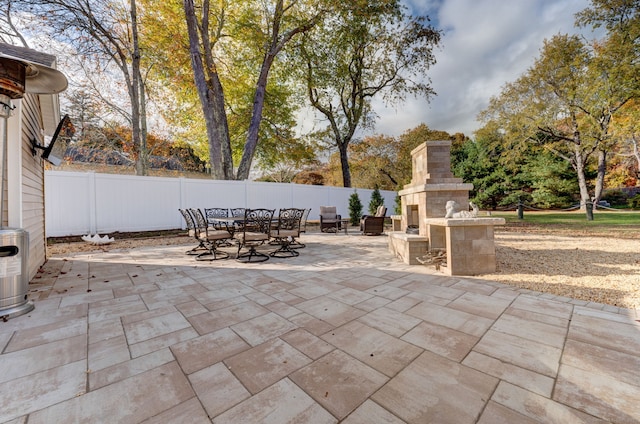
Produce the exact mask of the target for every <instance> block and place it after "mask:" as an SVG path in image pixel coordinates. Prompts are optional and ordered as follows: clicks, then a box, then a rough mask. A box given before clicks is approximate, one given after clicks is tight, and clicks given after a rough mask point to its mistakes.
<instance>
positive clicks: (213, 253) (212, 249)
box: [189, 208, 233, 261]
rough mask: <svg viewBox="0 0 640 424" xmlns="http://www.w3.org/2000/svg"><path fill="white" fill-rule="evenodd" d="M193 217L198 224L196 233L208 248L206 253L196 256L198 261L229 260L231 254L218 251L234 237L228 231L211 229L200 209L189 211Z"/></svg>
mask: <svg viewBox="0 0 640 424" xmlns="http://www.w3.org/2000/svg"><path fill="white" fill-rule="evenodd" d="M189 212H191V215H192V216H193V218H194V221H195V224H196V232H198V233H199V234H200V239H202V240H204V241H205V246H206V248H207V251H206V252H202V253H200V254H199V255H198V256H196V260H197V261H215V260H218V259H227V258H228V257H229V254H228V253H227V252H224V251H222V250H220V249H218V247H219V246H221V245H224V244H225V243H227V242H228V241H229V239H231V238H232V237H233V235H232V234H231V233H230V232H229V231H227V230H216V229H215V228H213V227H210V226H209V224H208V223H207V219H206V218H205V216H204V214H203V213H202V211H201V210H200V209H196V208H191V209H189Z"/></svg>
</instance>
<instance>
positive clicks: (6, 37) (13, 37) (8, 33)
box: [0, 1, 29, 47]
mask: <svg viewBox="0 0 640 424" xmlns="http://www.w3.org/2000/svg"><path fill="white" fill-rule="evenodd" d="M1 7H2V9H1V10H0V13H2V14H1V15H0V41H1V42H3V43H6V44H14V45H15V44H20V45H21V46H23V47H29V44H28V43H27V40H26V39H25V38H24V37H23V36H22V33H21V32H20V30H19V28H18V26H17V25H16V23H15V20H14V18H13V15H12V3H11V2H10V1H8V2H6V3H5V4H4V5H3V6H1Z"/></svg>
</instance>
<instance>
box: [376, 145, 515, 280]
mask: <svg viewBox="0 0 640 424" xmlns="http://www.w3.org/2000/svg"><path fill="white" fill-rule="evenodd" d="M411 157H412V174H411V183H410V184H407V185H406V186H405V187H404V189H403V190H401V191H400V192H399V195H400V200H401V210H402V215H401V217H400V221H401V222H400V225H399V228H396V229H398V230H400V231H393V232H391V233H390V234H389V250H390V251H391V252H392V253H393V254H394V255H396V256H397V257H399V258H400V259H402V260H403V261H404V262H405V263H407V264H411V265H417V264H419V263H421V258H422V257H424V256H425V255H431V256H433V252H436V251H437V252H438V257H441V258H445V257H446V260H444V261H443V264H445V265H443V266H441V267H438V269H442V270H443V272H445V273H446V274H449V275H475V274H483V273H490V272H494V271H495V264H496V259H495V246H494V241H493V227H494V226H495V225H501V224H504V219H502V218H478V217H476V216H475V214H474V215H473V216H472V217H465V218H448V217H445V215H446V213H447V202H451V201H453V202H455V204H457V206H458V207H459V210H461V211H468V210H469V191H470V190H471V189H473V184H468V183H463V182H462V179H461V178H456V177H455V176H454V175H453V173H452V172H451V142H450V141H428V142H426V143H423V144H421V145H420V146H418V147H416V148H415V149H414V150H413V151H412V152H411ZM450 204H454V203H450ZM394 227H395V225H394ZM438 265H439V264H438Z"/></svg>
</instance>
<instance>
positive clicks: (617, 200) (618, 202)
mask: <svg viewBox="0 0 640 424" xmlns="http://www.w3.org/2000/svg"><path fill="white" fill-rule="evenodd" d="M602 200H606V201H607V202H609V204H610V205H611V206H613V207H616V206H627V205H628V202H629V198H628V196H626V195H625V194H624V192H623V191H622V190H607V191H605V192H604V195H603V196H602Z"/></svg>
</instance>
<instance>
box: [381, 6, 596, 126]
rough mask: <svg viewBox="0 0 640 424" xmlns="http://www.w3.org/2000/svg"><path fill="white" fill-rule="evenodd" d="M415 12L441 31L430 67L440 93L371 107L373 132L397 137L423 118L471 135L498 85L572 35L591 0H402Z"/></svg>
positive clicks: (498, 89)
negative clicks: (555, 39) (558, 38)
mask: <svg viewBox="0 0 640 424" xmlns="http://www.w3.org/2000/svg"><path fill="white" fill-rule="evenodd" d="M405 1H406V2H407V4H408V6H409V7H410V9H411V10H413V11H414V12H420V13H430V16H431V19H432V23H433V24H434V26H437V27H438V28H440V29H442V30H443V31H444V34H443V39H442V48H441V49H438V50H437V51H436V58H437V63H436V64H435V65H434V66H433V67H432V68H431V69H430V70H428V71H427V75H428V76H429V77H430V78H431V81H432V87H433V88H434V89H435V91H436V92H437V93H438V95H437V96H436V97H434V98H433V99H432V100H431V103H430V104H427V103H426V102H425V100H424V99H420V100H417V99H408V101H407V102H406V103H405V104H403V105H400V106H398V107H396V108H395V109H389V108H385V107H384V106H383V105H382V104H378V105H377V106H376V111H377V113H378V115H379V120H378V123H377V126H376V128H375V133H380V134H388V135H398V134H401V133H403V132H404V131H406V130H408V129H411V128H414V127H416V126H418V125H419V124H421V123H425V124H427V125H428V126H429V127H430V128H432V129H437V130H444V131H447V132H450V133H456V132H463V133H465V134H466V135H468V136H472V135H473V132H474V131H475V130H477V129H478V128H479V127H480V123H478V122H477V121H476V117H477V114H478V113H479V112H480V111H481V110H483V109H484V108H485V107H486V106H487V105H488V103H489V99H490V98H491V96H494V95H498V94H499V93H500V90H501V87H502V86H503V85H504V84H505V83H507V82H510V81H514V80H515V79H516V78H518V76H520V75H521V74H522V73H523V72H525V71H526V70H527V68H528V67H529V66H531V65H532V64H533V62H534V60H535V59H536V58H537V57H538V55H539V52H540V48H541V47H542V44H543V41H544V40H545V39H548V38H550V37H552V36H553V35H555V34H558V33H575V32H577V31H578V29H577V28H575V27H574V22H575V14H576V13H577V12H579V11H580V10H583V9H585V8H586V7H588V6H589V1H588V0H542V1H541V0H515V1H514V0H512V1H504V0H442V1H434V0H405Z"/></svg>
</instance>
